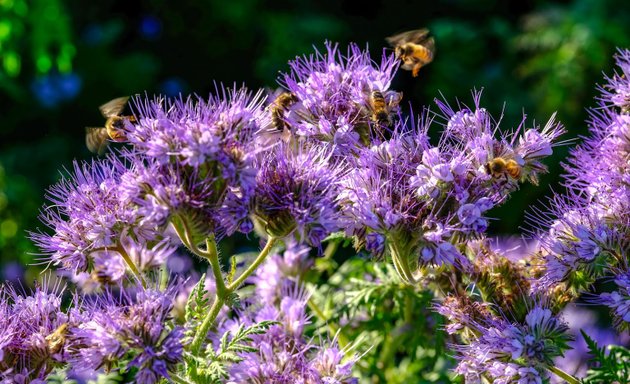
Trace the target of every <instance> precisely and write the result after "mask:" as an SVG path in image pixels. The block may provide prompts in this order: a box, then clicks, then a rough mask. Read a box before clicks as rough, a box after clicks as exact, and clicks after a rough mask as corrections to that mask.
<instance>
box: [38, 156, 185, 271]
mask: <svg viewBox="0 0 630 384" xmlns="http://www.w3.org/2000/svg"><path fill="white" fill-rule="evenodd" d="M134 170H135V169H131V170H130V169H127V168H126V166H125V164H124V163H123V162H122V161H120V160H118V159H116V158H114V157H109V158H108V159H106V160H102V161H98V162H97V161H95V162H92V163H91V164H88V163H83V164H79V163H75V164H74V173H73V174H72V175H71V176H70V177H69V178H64V179H62V180H61V181H60V182H59V183H58V184H57V185H55V186H53V187H52V188H51V189H50V190H49V193H48V200H49V201H50V204H51V205H49V206H47V207H45V209H44V211H43V213H42V215H41V218H42V221H43V222H44V223H45V224H46V225H47V226H48V227H50V229H51V230H52V231H54V232H53V234H48V233H45V232H40V233H33V234H31V236H32V239H33V240H34V241H35V242H36V244H37V245H38V246H39V247H40V248H41V249H42V251H43V252H44V255H46V257H47V260H48V261H49V262H51V263H53V264H55V265H59V266H61V267H62V268H63V269H64V270H67V271H70V272H71V273H73V274H78V273H80V272H92V271H93V272H95V276H98V279H99V281H101V282H115V281H120V279H121V278H122V277H123V276H124V275H125V273H126V270H127V265H126V264H125V262H124V261H123V255H124V254H125V253H128V252H130V251H132V252H136V251H137V250H138V247H140V246H142V247H146V245H144V244H146V243H148V242H153V241H159V240H160V239H162V238H163V232H164V224H165V221H164V220H163V219H162V218H161V217H157V218H156V216H155V215H148V216H147V215H146V213H147V211H146V210H143V209H142V207H141V206H139V205H138V204H137V202H138V200H137V198H135V197H132V196H131V195H130V194H129V191H128V188H129V186H128V184H126V183H124V178H125V175H127V174H128V173H130V172H134ZM132 238H133V239H136V240H134V244H135V247H129V248H128V245H129V244H130V243H129V240H128V239H132ZM127 243H129V244H127ZM131 248H135V249H136V251H134V250H132V249H131ZM169 250H170V251H172V250H173V249H172V248H171V249H164V251H165V252H168V251H169ZM136 253H137V252H136ZM156 265H157V263H152V264H150V265H149V264H146V265H145V266H146V267H149V266H151V267H153V266H156ZM143 267H144V266H143Z"/></svg>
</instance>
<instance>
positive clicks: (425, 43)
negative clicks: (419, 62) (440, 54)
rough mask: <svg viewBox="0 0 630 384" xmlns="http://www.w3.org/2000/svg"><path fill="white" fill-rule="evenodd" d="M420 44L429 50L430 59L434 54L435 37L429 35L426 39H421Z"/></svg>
mask: <svg viewBox="0 0 630 384" xmlns="http://www.w3.org/2000/svg"><path fill="white" fill-rule="evenodd" d="M420 45H422V46H423V47H425V48H426V49H428V50H429V51H430V52H431V59H433V56H435V39H433V37H429V38H428V39H426V40H424V41H422V42H421V43H420Z"/></svg>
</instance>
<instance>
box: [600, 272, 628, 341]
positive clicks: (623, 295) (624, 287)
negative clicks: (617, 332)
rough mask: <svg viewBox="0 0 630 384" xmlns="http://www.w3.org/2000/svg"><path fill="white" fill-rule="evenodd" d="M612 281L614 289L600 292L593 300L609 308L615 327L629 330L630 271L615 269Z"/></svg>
mask: <svg viewBox="0 0 630 384" xmlns="http://www.w3.org/2000/svg"><path fill="white" fill-rule="evenodd" d="M614 282H615V285H616V287H615V290H614V291H613V292H610V293H608V292H605V293H600V294H599V296H598V298H597V299H596V300H595V301H596V302H598V303H600V304H603V305H605V306H607V307H609V308H610V310H611V312H612V314H613V318H614V319H615V324H616V325H617V327H619V328H620V329H626V330H630V272H629V271H616V277H615V279H614Z"/></svg>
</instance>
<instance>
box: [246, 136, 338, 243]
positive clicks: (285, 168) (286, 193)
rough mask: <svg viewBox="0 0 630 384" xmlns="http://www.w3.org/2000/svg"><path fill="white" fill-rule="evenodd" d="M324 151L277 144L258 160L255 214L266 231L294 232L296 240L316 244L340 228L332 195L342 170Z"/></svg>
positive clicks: (281, 235)
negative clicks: (301, 149)
mask: <svg viewBox="0 0 630 384" xmlns="http://www.w3.org/2000/svg"><path fill="white" fill-rule="evenodd" d="M327 152H329V151H327V150H326V149H325V148H322V149H311V150H303V151H297V152H295V151H294V150H293V148H292V147H290V146H288V145H279V146H276V147H275V148H274V149H273V150H271V151H270V152H268V153H266V154H265V156H264V157H263V158H262V159H261V160H260V164H259V173H258V184H257V185H258V188H257V191H256V196H255V202H254V207H255V208H254V214H255V216H256V217H257V218H258V219H260V220H261V221H262V223H263V225H264V228H265V231H266V232H267V233H268V234H269V235H271V236H275V237H286V236H287V235H289V234H291V233H295V237H296V238H297V239H298V240H299V241H301V242H304V243H306V244H309V245H311V246H318V245H319V244H320V242H321V241H322V240H323V239H324V238H325V237H326V236H328V235H329V234H330V233H332V232H336V231H338V230H339V228H340V227H339V225H340V222H339V209H338V206H337V205H336V204H335V198H336V196H337V194H338V181H339V179H340V178H341V176H342V171H343V170H342V168H341V167H340V166H339V165H337V164H335V163H331V161H330V153H327ZM294 230H295V231H294Z"/></svg>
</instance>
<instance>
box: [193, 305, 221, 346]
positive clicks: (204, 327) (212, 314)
mask: <svg viewBox="0 0 630 384" xmlns="http://www.w3.org/2000/svg"><path fill="white" fill-rule="evenodd" d="M223 304H225V297H220V296H218V295H215V297H214V302H213V303H212V307H210V311H209V312H208V314H207V315H206V317H205V319H203V323H201V325H200V326H199V328H197V332H195V337H194V338H193V341H192V343H191V344H190V349H191V351H192V353H193V354H194V355H195V356H198V355H199V351H200V350H201V346H202V345H203V341H204V340H205V339H206V337H208V331H209V330H210V327H212V324H214V320H216V318H217V316H218V315H219V312H221V308H223Z"/></svg>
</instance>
